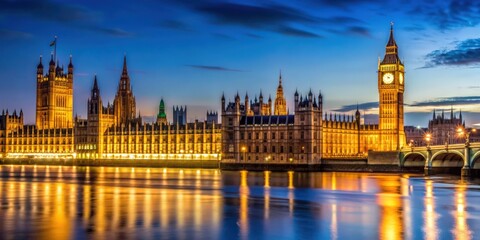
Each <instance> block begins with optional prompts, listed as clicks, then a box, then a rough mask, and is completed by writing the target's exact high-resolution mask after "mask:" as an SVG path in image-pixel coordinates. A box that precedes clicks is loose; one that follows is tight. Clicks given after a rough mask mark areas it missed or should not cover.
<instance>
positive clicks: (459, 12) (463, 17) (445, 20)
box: [407, 0, 480, 31]
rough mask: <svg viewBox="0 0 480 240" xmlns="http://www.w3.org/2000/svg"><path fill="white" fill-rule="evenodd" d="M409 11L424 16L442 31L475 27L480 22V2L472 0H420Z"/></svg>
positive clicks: (414, 14)
mask: <svg viewBox="0 0 480 240" xmlns="http://www.w3.org/2000/svg"><path fill="white" fill-rule="evenodd" d="M407 13H408V14H409V15H412V16H421V17H423V18H424V19H425V20H426V21H428V22H430V23H431V24H433V25H434V26H435V27H437V28H438V29H439V30H441V31H446V30H451V29H455V28H460V27H473V26H476V25H478V24H479V23H480V2H478V1H471V0H450V1H444V0H436V1H435V0H434V1H429V2H422V1H419V3H418V4H417V5H414V6H413V8H412V9H411V10H410V11H408V12H407Z"/></svg>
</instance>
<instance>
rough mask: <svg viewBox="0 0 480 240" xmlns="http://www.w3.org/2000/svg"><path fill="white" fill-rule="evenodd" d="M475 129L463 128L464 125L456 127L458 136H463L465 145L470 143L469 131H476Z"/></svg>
mask: <svg viewBox="0 0 480 240" xmlns="http://www.w3.org/2000/svg"><path fill="white" fill-rule="evenodd" d="M476 132H477V129H475V128H472V129H470V130H467V129H465V127H463V126H460V127H458V128H457V133H458V136H459V137H464V138H465V146H469V145H470V134H471V133H476Z"/></svg>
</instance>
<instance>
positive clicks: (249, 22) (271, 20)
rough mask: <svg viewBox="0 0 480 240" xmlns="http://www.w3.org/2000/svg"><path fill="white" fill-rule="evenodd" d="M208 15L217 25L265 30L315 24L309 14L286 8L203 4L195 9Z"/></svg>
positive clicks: (235, 4) (220, 3)
mask: <svg viewBox="0 0 480 240" xmlns="http://www.w3.org/2000/svg"><path fill="white" fill-rule="evenodd" d="M195 9H196V10H197V11H199V12H201V13H204V14H207V15H209V16H210V17H211V18H212V19H213V20H214V21H215V23H217V24H222V25H226V24H236V25H241V26H246V27H254V28H266V27H268V26H271V25H282V24H285V23H289V22H310V23H312V22H315V20H314V18H313V17H311V16H310V15H309V14H307V13H304V12H302V11H300V10H296V9H293V8H290V7H286V6H279V5H270V6H256V5H245V4H239V3H227V2H216V3H205V4H202V5H200V6H197V7H196V8H195Z"/></svg>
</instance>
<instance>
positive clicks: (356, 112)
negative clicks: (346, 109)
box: [355, 104, 360, 126]
mask: <svg viewBox="0 0 480 240" xmlns="http://www.w3.org/2000/svg"><path fill="white" fill-rule="evenodd" d="M355 121H356V122H357V125H358V126H360V111H359V110H358V104H357V111H355Z"/></svg>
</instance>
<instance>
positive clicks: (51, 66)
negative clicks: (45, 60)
mask: <svg viewBox="0 0 480 240" xmlns="http://www.w3.org/2000/svg"><path fill="white" fill-rule="evenodd" d="M48 73H49V75H50V76H51V77H52V76H53V77H54V75H55V61H54V60H53V53H52V54H51V57H50V63H49V64H48Z"/></svg>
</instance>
